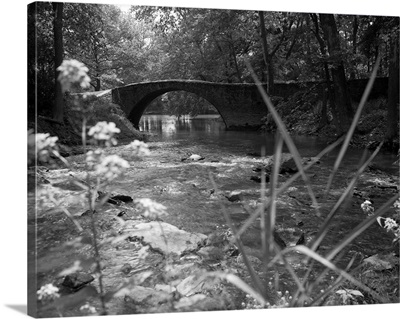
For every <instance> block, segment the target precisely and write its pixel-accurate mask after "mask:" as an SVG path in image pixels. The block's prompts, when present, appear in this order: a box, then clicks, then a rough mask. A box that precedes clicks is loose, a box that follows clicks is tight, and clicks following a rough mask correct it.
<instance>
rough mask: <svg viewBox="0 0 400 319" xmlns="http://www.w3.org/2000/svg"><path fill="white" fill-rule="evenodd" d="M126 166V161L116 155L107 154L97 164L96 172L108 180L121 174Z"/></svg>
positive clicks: (127, 165)
mask: <svg viewBox="0 0 400 319" xmlns="http://www.w3.org/2000/svg"><path fill="white" fill-rule="evenodd" d="M126 168H129V163H128V162H127V161H125V160H124V159H122V158H121V157H119V156H117V155H109V156H106V157H104V158H103V160H102V161H101V162H100V163H99V164H98V165H97V167H96V173H97V174H98V175H101V176H102V177H104V178H105V179H107V180H108V181H110V180H113V179H115V178H117V177H118V176H119V175H121V174H122V172H123V170H124V169H126Z"/></svg>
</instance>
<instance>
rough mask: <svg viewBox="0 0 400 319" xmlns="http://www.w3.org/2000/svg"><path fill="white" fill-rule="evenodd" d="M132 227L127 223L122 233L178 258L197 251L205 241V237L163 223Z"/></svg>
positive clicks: (156, 222)
mask: <svg viewBox="0 0 400 319" xmlns="http://www.w3.org/2000/svg"><path fill="white" fill-rule="evenodd" d="M132 225H133V227H129V221H128V222H127V223H126V224H125V226H126V227H125V229H124V230H123V233H129V235H130V237H133V238H135V237H136V238H141V240H142V241H143V242H144V243H145V244H148V245H150V247H151V248H152V249H154V250H157V251H159V252H161V253H163V254H170V253H173V254H177V255H179V256H180V255H182V254H184V253H186V252H190V251H194V250H197V249H198V247H199V246H200V245H201V244H202V243H204V242H205V240H206V239H207V236H206V235H203V234H199V233H188V232H186V231H184V230H181V229H179V228H178V227H175V226H173V225H171V224H168V223H164V222H158V221H152V222H148V223H141V224H138V225H134V224H132Z"/></svg>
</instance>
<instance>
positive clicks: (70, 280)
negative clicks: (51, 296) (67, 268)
mask: <svg viewBox="0 0 400 319" xmlns="http://www.w3.org/2000/svg"><path fill="white" fill-rule="evenodd" d="M93 280H94V277H93V276H92V275H89V274H85V273H81V272H76V273H73V274H69V275H67V276H65V278H64V281H63V283H62V285H63V286H65V287H68V288H72V289H75V290H77V289H79V288H81V287H83V286H84V285H86V284H88V283H90V282H92V281H93Z"/></svg>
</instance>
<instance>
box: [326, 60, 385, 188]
mask: <svg viewBox="0 0 400 319" xmlns="http://www.w3.org/2000/svg"><path fill="white" fill-rule="evenodd" d="M380 61H381V54H380V53H379V55H378V58H377V59H376V62H375V66H374V69H373V70H372V74H371V77H370V78H369V80H368V83H367V86H366V87H365V90H364V93H363V96H362V98H361V101H360V104H359V105H358V108H357V111H356V114H355V115H354V118H353V121H352V122H351V125H350V128H349V130H348V131H347V134H346V138H345V140H344V142H343V145H342V148H341V149H340V152H339V155H338V157H337V158H336V161H335V164H334V165H333V169H332V173H331V175H330V176H329V179H328V184H327V186H326V194H328V193H329V190H330V188H331V186H332V181H333V178H334V176H335V174H336V172H337V170H338V169H339V166H340V163H341V162H342V160H343V157H344V154H345V153H346V150H347V148H348V146H349V144H350V140H351V138H352V136H353V133H354V131H355V129H356V126H357V123H358V120H359V119H360V116H361V113H362V110H363V109H364V105H365V103H366V102H367V100H368V96H369V93H370V92H371V90H372V86H373V85H374V81H375V78H376V75H377V73H378V68H379V64H380Z"/></svg>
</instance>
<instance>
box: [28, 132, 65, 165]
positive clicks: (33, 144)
mask: <svg viewBox="0 0 400 319" xmlns="http://www.w3.org/2000/svg"><path fill="white" fill-rule="evenodd" d="M57 141H58V137H57V136H50V134H49V133H38V134H34V133H33V130H29V131H28V161H29V162H30V163H32V162H34V160H35V159H36V158H37V160H38V161H40V162H47V161H48V160H49V158H50V155H51V154H52V153H53V152H54V151H57V144H56V142H57Z"/></svg>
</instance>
